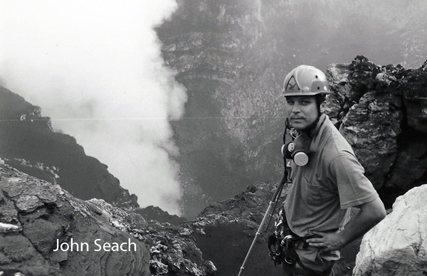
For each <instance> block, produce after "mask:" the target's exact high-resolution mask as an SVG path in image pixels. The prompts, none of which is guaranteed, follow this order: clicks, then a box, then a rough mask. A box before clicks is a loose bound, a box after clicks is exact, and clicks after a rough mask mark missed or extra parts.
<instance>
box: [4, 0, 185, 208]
mask: <svg viewBox="0 0 427 276" xmlns="http://www.w3.org/2000/svg"><path fill="white" fill-rule="evenodd" d="M176 8H177V4H176V2H175V1H174V0H156V1H148V0H142V1H141V0H125V1H118V0H99V1H97V0H61V1H55V0H38V1H32V0H2V1H1V2H0V78H1V80H2V84H3V85H4V86H5V87H6V88H8V89H9V90H11V91H13V92H15V93H18V94H20V95H21V96H23V97H24V98H25V99H26V100H27V101H29V102H30V103H32V104H35V105H38V106H40V107H41V108H42V110H43V111H42V112H43V115H45V116H49V117H51V118H52V123H53V127H54V128H55V129H58V130H61V131H63V132H64V133H67V134H70V135H72V136H74V137H75V138H76V139H77V142H78V143H79V144H80V145H82V146H83V147H84V148H85V151H86V153H87V154H88V155H90V156H94V157H95V158H97V159H99V160H100V161H101V162H102V163H105V164H106V165H108V167H109V171H110V172H111V173H112V174H114V175H115V176H116V177H117V178H119V179H120V181H121V185H122V186H123V187H124V188H126V189H129V191H130V192H131V193H134V194H136V195H137V196H138V198H139V204H140V205H141V206H148V205H157V206H160V207H161V208H163V209H164V210H167V211H169V212H171V213H174V214H179V213H180V208H179V204H178V201H179V199H180V197H181V195H182V192H181V188H180V185H179V182H178V178H177V170H178V167H177V165H176V164H174V163H173V162H172V161H170V155H171V154H177V151H178V150H177V149H176V148H175V146H174V144H173V141H172V140H171V138H172V130H171V127H170V125H169V122H168V119H170V118H179V117H180V116H181V115H182V114H183V106H184V103H185V101H186V93H185V90H184V88H183V87H182V86H180V85H179V84H178V83H176V82H175V81H174V72H172V71H171V70H170V69H168V68H167V67H166V66H165V65H164V64H163V60H162V58H161V53H160V43H159V41H158V39H157V36H156V33H155V31H154V30H153V28H154V27H155V26H157V25H159V24H161V22H162V21H163V20H165V19H167V18H168V17H170V16H171V14H172V13H173V12H174V10H175V9H176Z"/></svg>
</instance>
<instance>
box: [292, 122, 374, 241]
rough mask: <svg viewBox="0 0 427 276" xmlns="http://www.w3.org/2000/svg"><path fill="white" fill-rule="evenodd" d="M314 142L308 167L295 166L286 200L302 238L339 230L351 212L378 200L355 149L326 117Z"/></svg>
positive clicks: (295, 230)
mask: <svg viewBox="0 0 427 276" xmlns="http://www.w3.org/2000/svg"><path fill="white" fill-rule="evenodd" d="M299 138H300V137H298V138H297V139H299ZM311 139H312V140H311V143H310V152H309V162H308V164H307V165H306V166H303V167H299V166H296V165H295V163H293V162H292V173H291V177H292V183H293V184H292V187H291V188H290V191H289V194H288V196H287V198H286V200H285V211H286V218H287V221H288V224H289V226H290V228H291V230H292V231H293V232H294V233H295V234H297V235H298V236H300V237H306V236H310V235H311V234H310V231H311V230H315V231H320V232H329V231H336V230H338V229H339V228H340V227H341V226H342V222H343V218H344V216H345V214H346V209H347V208H350V207H354V206H358V205H361V204H364V203H367V202H371V201H372V200H374V199H375V198H377V197H378V193H377V192H376V191H375V189H374V187H373V185H372V183H371V182H370V181H369V180H368V179H367V178H366V177H365V175H364V172H365V171H364V169H363V167H362V165H361V164H360V163H359V161H358V160H357V158H356V156H355V154H354V152H353V149H352V148H351V146H350V145H349V144H348V142H347V141H346V140H345V138H344V137H343V136H342V135H341V133H340V132H339V131H338V130H337V129H336V127H335V126H334V125H333V124H332V123H331V121H330V120H329V118H328V117H327V116H326V115H324V114H323V115H321V116H320V118H319V121H318V123H317V125H316V127H315V129H314V130H313V131H312V132H311Z"/></svg>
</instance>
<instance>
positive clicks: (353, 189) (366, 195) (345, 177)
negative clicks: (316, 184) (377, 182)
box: [330, 152, 378, 209]
mask: <svg viewBox="0 0 427 276" xmlns="http://www.w3.org/2000/svg"><path fill="white" fill-rule="evenodd" d="M330 175H331V176H332V178H331V181H332V182H335V183H336V185H337V187H338V194H339V198H340V206H341V209H347V208H350V207H354V206H358V205H362V204H364V203H368V202H371V201H372V200H374V199H376V198H377V197H378V193H377V191H376V190H375V188H374V186H373V185H372V183H371V181H369V179H368V178H366V176H365V170H364V169H363V167H362V165H361V164H360V163H359V161H358V160H357V159H356V157H355V156H354V155H353V154H352V153H349V152H343V153H341V154H340V155H339V156H338V157H337V158H335V159H334V160H333V161H332V162H331V164H330ZM334 180H335V181H334Z"/></svg>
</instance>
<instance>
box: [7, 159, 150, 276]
mask: <svg viewBox="0 0 427 276" xmlns="http://www.w3.org/2000/svg"><path fill="white" fill-rule="evenodd" d="M0 169H1V182H0V214H1V215H0V232H1V233H0V240H1V241H0V248H1V249H0V252H1V253H0V271H3V272H6V273H8V272H13V271H19V272H21V273H23V274H24V275H87V274H90V275H126V274H131V275H149V271H148V263H149V260H150V253H149V251H148V250H147V249H146V248H145V245H144V244H143V243H141V242H139V241H138V240H137V239H136V238H135V237H133V236H132V235H130V234H128V233H126V232H125V231H122V230H120V229H118V228H119V227H117V225H115V226H114V225H112V223H114V222H115V219H114V216H112V215H111V214H109V213H108V212H105V211H103V210H102V209H100V208H98V207H97V206H96V205H97V204H96V202H91V201H87V202H85V201H82V200H78V199H75V198H73V197H72V196H71V195H70V194H69V193H68V192H66V191H64V190H63V189H61V188H60V187H59V186H58V185H53V184H50V183H48V182H46V181H43V180H38V179H36V178H33V177H30V176H28V175H26V174H23V173H20V172H19V171H17V170H14V169H12V168H10V167H8V166H7V165H1V167H0ZM140 226H141V225H140ZM96 239H100V240H99V243H100V244H102V243H110V244H111V245H114V243H116V244H122V243H125V244H130V243H133V244H135V245H134V247H132V248H131V249H130V250H129V249H128V247H127V246H126V248H124V249H125V250H127V251H121V250H118V251H117V250H116V251H109V250H104V249H102V250H99V248H98V246H97V245H96V244H95V241H96ZM58 243H59V244H61V246H64V247H63V248H64V249H65V248H66V247H65V246H70V247H71V246H73V250H71V249H70V250H68V251H62V250H58V251H54V249H55V248H57V244H58ZM84 243H87V247H86V244H84ZM73 244H74V245H73ZM97 249H98V250H97ZM112 249H113V248H111V249H110V250H112Z"/></svg>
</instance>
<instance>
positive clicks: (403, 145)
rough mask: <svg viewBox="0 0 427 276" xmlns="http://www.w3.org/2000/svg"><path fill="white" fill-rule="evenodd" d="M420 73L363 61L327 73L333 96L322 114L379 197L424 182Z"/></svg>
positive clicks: (426, 159)
mask: <svg viewBox="0 0 427 276" xmlns="http://www.w3.org/2000/svg"><path fill="white" fill-rule="evenodd" d="M426 67H427V63H424V65H423V66H422V67H421V68H419V69H415V70H412V69H404V68H403V67H402V66H400V65H397V66H392V65H387V66H380V65H375V64H374V63H372V62H371V61H369V60H368V59H367V58H365V57H363V56H358V57H356V58H355V59H354V60H353V61H352V62H351V63H348V64H332V65H330V66H329V67H328V70H327V74H328V77H329V80H330V84H331V88H332V90H333V91H334V93H333V94H332V95H330V96H329V98H328V99H327V101H326V107H325V112H326V113H327V114H328V115H329V116H330V117H331V119H332V120H334V121H335V122H336V126H337V127H338V128H339V129H340V131H341V133H342V134H343V135H344V137H345V138H346V139H347V141H349V143H350V144H351V146H352V147H353V149H354V151H355V153H356V155H357V157H358V158H359V160H360V162H361V163H362V165H363V166H364V168H365V170H366V175H367V177H368V178H369V179H370V180H371V181H372V183H373V184H374V186H375V187H376V188H377V189H379V190H380V192H382V195H383V196H386V194H387V193H388V192H390V191H392V192H395V193H402V192H404V191H407V190H408V189H410V188H412V187H414V186H416V185H419V184H420V183H423V182H425V181H426V177H427V175H426V169H427V144H426V142H425V141H426V140H427V135H426V131H425V128H426V127H427V121H426V120H425V119H424V118H425V117H426V115H425V106H426V105H427V100H426V96H427V89H426V87H425V86H422V85H421V83H424V82H425V80H426V79H427V73H426V72H425V70H426Z"/></svg>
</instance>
